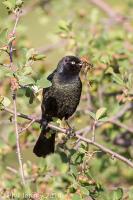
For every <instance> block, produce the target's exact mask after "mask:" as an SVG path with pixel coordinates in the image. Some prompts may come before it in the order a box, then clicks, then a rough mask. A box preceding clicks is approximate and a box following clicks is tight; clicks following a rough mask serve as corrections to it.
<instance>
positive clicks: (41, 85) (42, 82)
mask: <svg viewBox="0 0 133 200" xmlns="http://www.w3.org/2000/svg"><path fill="white" fill-rule="evenodd" d="M36 85H37V87H39V88H46V87H50V86H51V85H52V83H51V82H50V81H49V80H47V78H46V76H44V77H42V78H41V79H40V80H37V82H36Z"/></svg>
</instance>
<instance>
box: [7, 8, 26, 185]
mask: <svg viewBox="0 0 133 200" xmlns="http://www.w3.org/2000/svg"><path fill="white" fill-rule="evenodd" d="M19 16H20V10H18V11H17V12H16V13H15V17H16V18H15V24H14V27H13V30H12V32H11V37H14V36H15V33H16V28H17V24H18V21H19ZM9 57H10V68H11V69H12V71H15V69H14V66H13V40H11V42H10V43H9ZM11 90H12V99H13V108H14V112H13V113H14V126H15V134H16V145H17V156H18V162H19V167H20V175H21V179H22V184H23V186H24V187H25V185H26V182H25V177H24V169H23V163H22V157H21V149H20V141H19V132H18V123H17V105H16V96H17V95H16V91H17V88H16V86H15V85H14V82H13V81H12V79H11Z"/></svg>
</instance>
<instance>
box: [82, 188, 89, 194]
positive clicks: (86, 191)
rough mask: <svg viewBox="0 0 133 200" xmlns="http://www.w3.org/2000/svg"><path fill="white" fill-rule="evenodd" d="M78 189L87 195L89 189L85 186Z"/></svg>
mask: <svg viewBox="0 0 133 200" xmlns="http://www.w3.org/2000/svg"><path fill="white" fill-rule="evenodd" d="M80 191H81V193H82V194H83V195H89V193H90V192H89V190H87V188H85V187H80Z"/></svg>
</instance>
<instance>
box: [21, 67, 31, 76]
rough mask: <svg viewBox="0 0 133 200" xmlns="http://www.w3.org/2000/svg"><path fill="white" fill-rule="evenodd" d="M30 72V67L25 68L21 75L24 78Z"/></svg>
mask: <svg viewBox="0 0 133 200" xmlns="http://www.w3.org/2000/svg"><path fill="white" fill-rule="evenodd" d="M31 72H32V68H31V67H25V68H24V69H23V75H24V76H25V75H28V74H30V73H31Z"/></svg>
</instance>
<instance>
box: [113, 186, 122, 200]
mask: <svg viewBox="0 0 133 200" xmlns="http://www.w3.org/2000/svg"><path fill="white" fill-rule="evenodd" d="M122 197H123V190H122V188H117V189H116V190H114V191H113V200H122Z"/></svg>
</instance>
